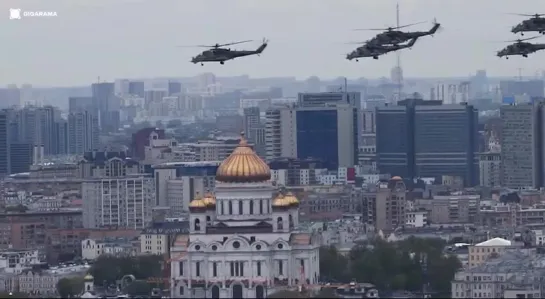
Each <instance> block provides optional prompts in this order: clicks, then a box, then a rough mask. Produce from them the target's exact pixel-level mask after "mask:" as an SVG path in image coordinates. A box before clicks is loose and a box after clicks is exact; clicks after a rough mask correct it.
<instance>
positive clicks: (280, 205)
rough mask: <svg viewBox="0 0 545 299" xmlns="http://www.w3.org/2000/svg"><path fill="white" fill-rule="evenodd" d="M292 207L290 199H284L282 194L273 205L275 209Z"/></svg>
mask: <svg viewBox="0 0 545 299" xmlns="http://www.w3.org/2000/svg"><path fill="white" fill-rule="evenodd" d="M290 205H291V203H290V200H289V198H286V197H284V195H283V194H282V193H280V194H279V195H278V196H277V197H276V198H275V199H274V200H273V203H272V206H273V208H285V207H289V206H290Z"/></svg>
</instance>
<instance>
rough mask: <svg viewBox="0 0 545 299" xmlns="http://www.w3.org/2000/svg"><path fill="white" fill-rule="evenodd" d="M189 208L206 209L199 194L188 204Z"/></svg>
mask: <svg viewBox="0 0 545 299" xmlns="http://www.w3.org/2000/svg"><path fill="white" fill-rule="evenodd" d="M189 208H190V209H204V208H206V204H205V203H204V200H203V199H202V197H201V196H200V195H199V194H197V196H195V199H193V200H192V201H191V202H190V203H189Z"/></svg>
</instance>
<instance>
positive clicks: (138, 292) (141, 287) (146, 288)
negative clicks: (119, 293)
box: [126, 280, 151, 296]
mask: <svg viewBox="0 0 545 299" xmlns="http://www.w3.org/2000/svg"><path fill="white" fill-rule="evenodd" d="M126 292H127V293H128V294H129V295H130V296H149V294H150V293H151V286H150V285H149V284H148V283H147V282H145V281H143V280H135V281H133V282H132V283H131V284H129V285H128V286H127V289H126Z"/></svg>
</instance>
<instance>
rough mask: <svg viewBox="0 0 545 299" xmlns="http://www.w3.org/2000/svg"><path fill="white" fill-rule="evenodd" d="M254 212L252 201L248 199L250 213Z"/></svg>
mask: <svg viewBox="0 0 545 299" xmlns="http://www.w3.org/2000/svg"><path fill="white" fill-rule="evenodd" d="M253 214H254V201H253V200H250V215H253Z"/></svg>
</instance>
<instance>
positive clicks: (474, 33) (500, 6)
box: [0, 0, 545, 86]
mask: <svg viewBox="0 0 545 299" xmlns="http://www.w3.org/2000/svg"><path fill="white" fill-rule="evenodd" d="M397 2H399V4H400V19H401V23H402V24H408V23H415V22H421V21H427V22H428V23H426V24H421V25H416V26H413V27H411V28H410V29H415V30H426V29H428V27H431V22H432V20H433V19H434V18H437V20H438V21H439V22H440V23H441V24H442V25H443V26H444V29H443V30H442V31H441V32H440V33H438V34H436V35H435V37H427V38H424V39H422V40H419V41H418V42H417V44H416V45H415V46H414V47H413V49H412V50H406V51H404V52H402V67H403V69H404V73H405V76H406V77H437V76H441V77H443V76H444V77H447V76H466V75H469V74H471V73H474V72H475V70H477V69H486V70H487V71H488V73H489V75H492V76H493V75H502V76H514V75H516V74H517V73H518V69H519V68H521V69H523V73H524V74H527V75H533V74H534V73H535V72H536V71H538V70H539V69H540V68H545V64H544V63H543V62H544V61H545V51H543V52H541V53H537V54H534V55H532V56H530V58H526V59H525V58H516V57H515V58H513V59H509V60H505V59H504V60H502V59H499V58H497V57H495V52H496V51H497V50H499V49H500V48H501V47H503V46H504V44H502V43H494V41H502V40H511V39H516V36H515V35H513V34H511V33H510V28H511V26H513V25H515V24H516V23H518V22H519V21H521V20H522V19H523V17H519V16H512V15H508V14H507V13H545V0H518V1H515V0H400V1H393V0H392V1H390V0H0V11H3V13H0V38H1V41H2V45H1V48H0V70H1V71H0V84H8V83H17V84H21V83H32V84H35V85H62V86H67V85H76V84H87V83H89V82H92V81H96V78H97V76H99V75H100V77H101V78H102V79H103V80H113V79H116V78H124V77H126V78H133V77H154V76H193V75H197V74H199V73H202V72H214V73H215V74H216V75H218V76H229V75H241V74H248V75H250V76H252V77H266V76H287V75H291V76H297V77H299V78H305V77H309V76H312V75H316V76H319V77H322V78H333V77H337V76H347V77H354V78H355V77H380V76H389V72H390V69H391V67H392V66H394V64H395V61H396V55H395V54H389V55H386V56H383V57H381V58H380V59H379V60H373V59H370V60H364V61H362V60H360V62H355V61H347V60H346V59H345V57H344V56H345V55H346V53H347V52H349V51H351V50H352V48H353V47H354V45H347V44H345V43H346V42H353V41H363V40H366V39H368V38H371V37H372V35H373V33H375V32H372V31H353V30H352V29H356V28H376V27H379V28H381V27H385V26H387V25H395V22H396V20H395V5H396V3H397ZM9 8H21V9H22V10H23V11H55V12H57V14H58V16H57V17H52V18H45V17H34V18H24V17H23V18H22V19H21V20H10V19H9ZM263 37H267V38H268V39H270V45H269V48H268V49H266V50H265V52H264V53H263V54H262V55H261V57H248V58H241V59H238V60H235V61H228V62H226V64H225V65H219V64H217V63H211V64H207V65H205V66H201V65H199V64H197V65H194V64H191V63H189V60H190V59H191V57H192V56H194V55H196V54H197V53H198V52H199V51H201V50H202V49H199V48H179V47H177V46H180V45H196V44H214V43H216V42H219V43H227V42H231V41H238V40H245V39H255V40H256V42H254V43H249V44H244V45H237V46H236V48H237V49H245V48H250V49H253V48H256V47H257V46H258V45H259V41H260V40H261V39H262V38H263ZM536 41H537V42H540V43H545V38H543V39H538V40H536Z"/></svg>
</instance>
